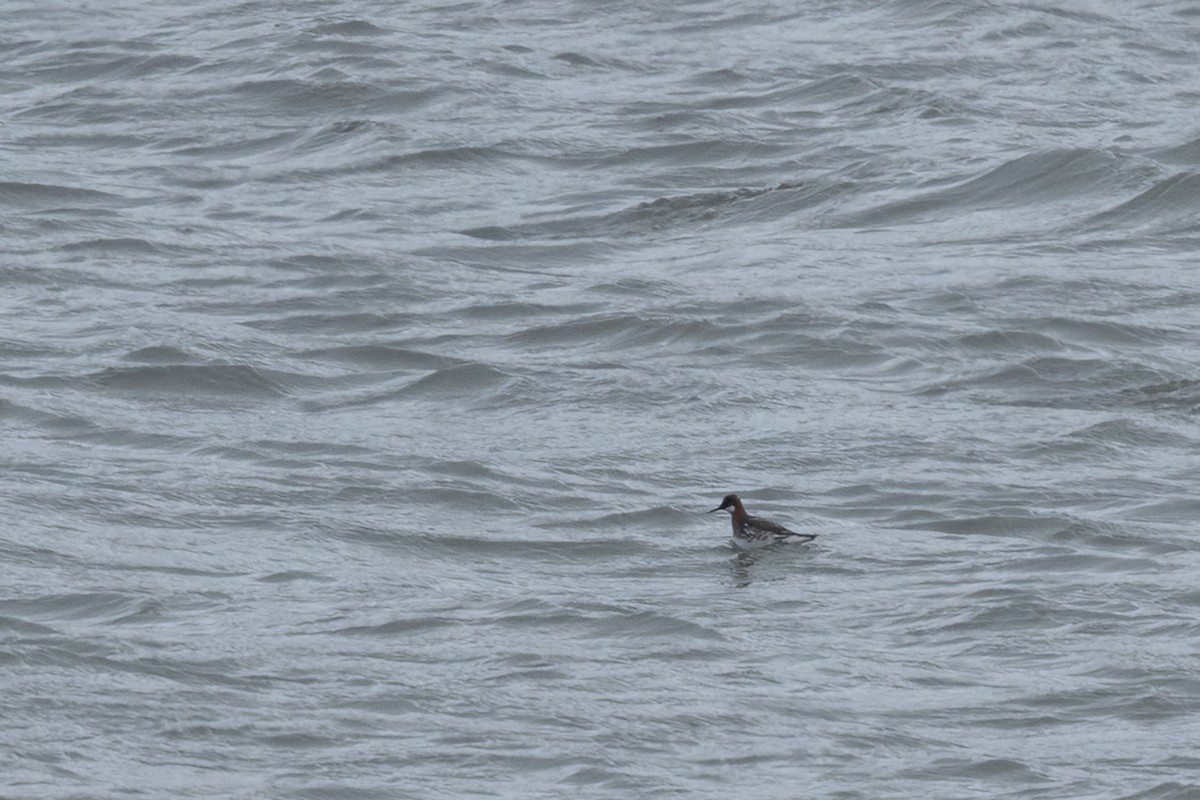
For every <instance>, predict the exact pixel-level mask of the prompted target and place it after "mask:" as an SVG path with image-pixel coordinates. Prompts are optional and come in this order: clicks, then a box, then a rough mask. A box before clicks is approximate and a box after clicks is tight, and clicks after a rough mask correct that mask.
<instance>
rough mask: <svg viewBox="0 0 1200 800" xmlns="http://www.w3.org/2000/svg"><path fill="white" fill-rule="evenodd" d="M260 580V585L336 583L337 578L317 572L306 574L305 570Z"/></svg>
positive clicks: (276, 573)
mask: <svg viewBox="0 0 1200 800" xmlns="http://www.w3.org/2000/svg"><path fill="white" fill-rule="evenodd" d="M258 580H259V582H260V583H296V582H297V581H312V582H314V583H334V582H335V581H336V578H331V577H330V576H328V575H319V574H317V573H315V572H305V571H304V570H291V571H288V572H272V573H271V574H270V575H264V576H262V577H261V578H259V579H258Z"/></svg>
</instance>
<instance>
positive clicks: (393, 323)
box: [242, 312, 417, 335]
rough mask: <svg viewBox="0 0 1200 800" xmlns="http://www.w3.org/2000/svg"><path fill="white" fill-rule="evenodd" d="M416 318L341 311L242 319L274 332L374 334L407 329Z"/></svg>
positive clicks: (254, 325) (256, 326) (400, 314)
mask: <svg viewBox="0 0 1200 800" xmlns="http://www.w3.org/2000/svg"><path fill="white" fill-rule="evenodd" d="M416 320H417V318H416V317H415V316H414V315H412V314H404V313H392V314H382V313H375V312H347V313H344V314H296V315H291V316H282V317H281V316H273V317H270V318H264V319H256V320H247V321H245V322H243V323H242V324H243V325H246V326H247V327H250V328H256V329H259V330H266V331H276V332H279V333H298V334H303V333H310V334H314V335H316V334H337V333H378V332H381V331H388V330H397V329H401V330H403V329H407V328H408V326H410V325H411V324H412V323H413V322H414V321H416Z"/></svg>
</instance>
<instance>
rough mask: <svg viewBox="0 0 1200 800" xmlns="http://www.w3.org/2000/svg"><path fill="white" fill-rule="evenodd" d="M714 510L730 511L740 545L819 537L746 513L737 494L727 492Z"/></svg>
mask: <svg viewBox="0 0 1200 800" xmlns="http://www.w3.org/2000/svg"><path fill="white" fill-rule="evenodd" d="M713 511H728V512H729V517H730V522H732V523H733V542H734V544H736V545H737V546H738V547H743V548H746V547H762V546H763V545H768V544H778V543H780V542H811V541H812V540H813V539H815V538H817V535H816V534H815V533H796V532H795V531H789V530H788V529H787V528H785V527H783V526H782V525H780V524H779V523H778V522H771V520H769V519H763V518H762V517H752V516H750V515H749V514H747V513H746V507H745V506H743V505H742V498H740V497H738V496H737V495H736V494H727V495H725V498H724V499H723V500H721V505H719V506H717V507H716V508H714V509H712V511H709V512H708V513H709V514H711V513H713Z"/></svg>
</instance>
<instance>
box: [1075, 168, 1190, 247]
mask: <svg viewBox="0 0 1200 800" xmlns="http://www.w3.org/2000/svg"><path fill="white" fill-rule="evenodd" d="M1198 219H1200V173H1194V172H1183V173H1179V174H1177V175H1172V176H1171V177H1169V178H1165V179H1163V180H1160V181H1159V182H1157V183H1155V184H1154V185H1153V186H1151V187H1150V188H1149V189H1146V190H1145V191H1144V192H1142V193H1141V194H1139V195H1137V196H1136V197H1134V198H1132V199H1130V200H1127V201H1126V202H1124V203H1121V204H1120V205H1118V206H1115V207H1114V208H1111V209H1109V210H1107V211H1103V212H1101V213H1099V214H1096V215H1095V216H1093V217H1091V218H1090V219H1088V220H1087V224H1088V225H1089V226H1091V227H1093V228H1096V229H1104V230H1112V229H1124V228H1141V227H1146V228H1149V229H1151V230H1154V231H1160V232H1164V233H1170V232H1180V231H1195V230H1197V229H1198V228H1200V223H1198V222H1197V220H1198Z"/></svg>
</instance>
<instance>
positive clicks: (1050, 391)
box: [915, 356, 1200, 409]
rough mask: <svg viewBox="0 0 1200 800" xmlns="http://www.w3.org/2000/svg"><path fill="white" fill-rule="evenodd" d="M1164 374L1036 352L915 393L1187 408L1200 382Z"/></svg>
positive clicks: (1060, 404)
mask: <svg viewBox="0 0 1200 800" xmlns="http://www.w3.org/2000/svg"><path fill="white" fill-rule="evenodd" d="M1167 378H1168V376H1167V375H1165V374H1164V373H1163V372H1161V371H1159V370H1157V369H1153V368H1151V367H1147V366H1145V365H1142V364H1138V363H1132V362H1129V361H1125V360H1123V359H1105V358H1066V357H1057V356H1041V357H1034V358H1029V359H1025V360H1023V361H1021V362H1019V363H1016V364H1007V365H1005V366H1002V367H999V368H995V367H993V368H989V369H987V370H984V371H982V372H979V373H977V374H974V375H969V376H966V377H962V378H955V379H952V380H947V381H939V382H937V383H935V384H932V385H927V386H924V387H921V388H919V389H917V390H916V392H915V393H916V394H918V395H928V396H939V395H944V394H950V393H956V392H966V393H968V394H975V395H977V396H979V397H980V398H981V399H986V400H987V401H989V402H993V403H999V404H1004V405H1024V406H1036V407H1051V408H1086V409H1102V408H1120V407H1126V406H1131V405H1156V406H1167V407H1178V408H1186V409H1190V408H1193V407H1194V406H1195V405H1196V403H1197V400H1198V398H1200V389H1198V388H1197V387H1198V386H1200V383H1197V382H1195V381H1191V380H1186V381H1176V380H1170V379H1167ZM1160 387H1161V390H1160Z"/></svg>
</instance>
